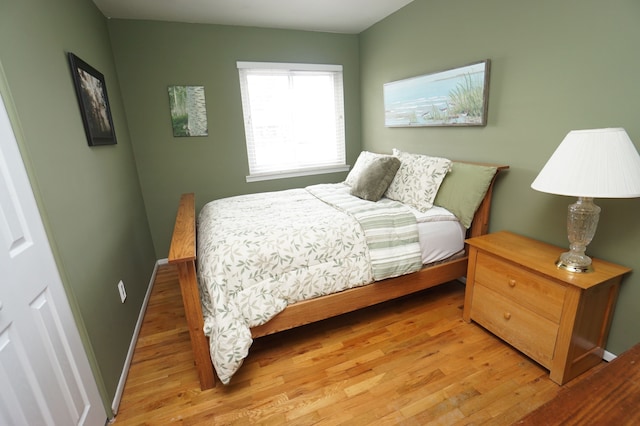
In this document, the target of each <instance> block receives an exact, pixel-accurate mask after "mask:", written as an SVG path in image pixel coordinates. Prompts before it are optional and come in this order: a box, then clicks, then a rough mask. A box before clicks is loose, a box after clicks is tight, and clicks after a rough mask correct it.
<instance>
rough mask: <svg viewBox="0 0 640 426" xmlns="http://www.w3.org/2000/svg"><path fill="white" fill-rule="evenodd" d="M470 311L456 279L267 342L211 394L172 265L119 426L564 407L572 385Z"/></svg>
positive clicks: (465, 415)
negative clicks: (558, 401) (465, 315)
mask: <svg viewBox="0 0 640 426" xmlns="http://www.w3.org/2000/svg"><path fill="white" fill-rule="evenodd" d="M463 302H464V286H463V285H462V284H460V283H457V282H453V283H448V284H445V285H441V286H438V287H436V288H432V289H429V290H426V291H423V292H420V293H417V294H414V295H411V296H408V297H405V298H402V299H400V300H396V301H392V302H388V303H383V304H380V305H377V306H373V307H370V308H366V309H363V310H360V311H357V312H353V313H350V314H346V315H342V316H339V317H336V318H331V319H328V320H324V321H321V322H319V323H315V324H310V325H308V326H305V327H300V328H297V329H293V330H289V331H285V332H281V333H277V334H274V335H270V336H265V337H262V338H259V339H256V340H255V341H254V344H253V346H252V348H251V350H250V353H249V356H248V357H247V359H246V360H245V362H244V365H243V366H242V367H241V369H240V370H239V371H238V373H237V374H236V375H235V376H234V378H233V379H232V382H231V384H229V385H228V386H223V385H220V384H219V385H218V386H217V387H215V388H213V389H209V390H206V391H201V390H200V388H199V382H198V376H197V372H196V370H195V367H194V361H193V355H192V354H191V345H190V342H189V333H188V328H187V324H186V320H185V317H184V309H183V308H182V299H181V294H180V288H179V284H178V280H177V272H176V270H175V268H174V267H173V266H171V265H164V266H162V267H160V269H159V271H158V273H157V275H156V281H155V284H154V288H153V291H152V294H151V298H150V301H149V304H148V308H147V312H146V313H145V318H144V322H143V325H142V327H141V330H140V334H139V339H138V342H137V345H136V350H135V353H134V356H133V360H132V363H131V368H130V371H129V375H128V377H127V382H126V386H125V389H124V393H123V398H122V401H121V404H120V409H119V413H118V414H117V416H116V419H115V423H116V424H119V425H165V424H182V425H201V424H205V425H210V424H211V425H248V424H263V425H282V424H293V425H308V424H321V425H354V424H355V425H359V424H380V425H387V424H389V425H391V424H393V425H395V424H406V425H423V424H441V425H453V424H461V425H462V424H492V425H493V424H497V425H501V424H504V425H507V424H511V423H512V422H514V421H516V420H518V419H519V418H520V417H522V416H524V415H526V414H527V413H529V412H531V411H533V410H535V409H536V408H537V407H539V406H540V405H542V404H544V403H545V402H547V401H549V400H551V399H553V398H554V397H555V396H556V395H557V393H558V392H559V390H560V389H561V388H562V387H560V386H558V385H556V384H555V383H553V382H552V381H551V380H550V379H549V377H548V371H547V370H545V369H544V368H542V367H540V366H539V365H538V364H536V363H534V362H533V361H531V360H530V359H529V358H527V357H525V356H524V355H522V354H521V353H520V352H518V351H516V350H514V349H513V348H511V347H510V346H507V345H505V344H504V343H503V342H502V341H501V340H499V339H497V338H496V337H494V336H493V335H491V334H490V333H488V332H487V331H485V330H484V329H482V328H481V327H479V326H478V325H476V324H467V323H465V322H464V321H463V320H462V305H463ZM589 374H590V373H586V374H585V375H583V376H581V377H579V378H577V379H575V380H574V381H571V382H569V383H568V384H567V385H565V386H564V387H570V386H575V385H576V383H578V382H579V381H581V380H583V379H584V377H587V376H588V375H589Z"/></svg>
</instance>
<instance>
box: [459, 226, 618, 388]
mask: <svg viewBox="0 0 640 426" xmlns="http://www.w3.org/2000/svg"><path fill="white" fill-rule="evenodd" d="M466 242H467V244H468V245H469V265H468V270H467V285H466V290H465V300H464V311H463V318H464V320H465V321H466V322H471V320H473V321H475V322H476V323H478V324H480V325H481V326H483V327H484V328H486V329H487V330H489V331H490V332H492V333H493V334H495V335H496V336H498V337H500V338H501V339H502V340H504V341H505V342H507V343H509V344H510V345H512V346H513V347H514V348H516V349H518V350H520V351H521V352H523V353H524V354H525V355H527V356H529V357H530V358H532V359H533V360H535V361H536V362H538V363H539V364H541V365H542V366H544V367H545V368H547V369H548V370H549V371H550V378H551V380H553V381H554V382H556V383H558V384H560V385H561V384H564V383H566V382H567V381H569V380H571V379H573V378H574V377H576V376H578V375H579V374H581V373H583V372H585V371H587V370H588V369H590V368H591V367H593V366H595V365H597V364H598V363H600V362H601V360H602V355H603V354H604V348H605V345H606V342H607V337H608V335H609V328H610V326H611V319H612V318H613V311H614V308H615V304H616V299H617V297H618V289H619V287H620V281H621V280H622V277H623V275H625V274H627V273H629V272H631V269H629V268H626V267H623V266H619V265H615V264H613V263H609V262H604V261H602V260H598V259H593V268H594V271H593V272H587V273H572V272H568V271H565V270H562V269H559V268H557V267H556V266H555V261H556V259H557V258H558V256H559V255H560V253H562V252H564V251H566V249H563V248H560V247H556V246H552V245H549V244H545V243H542V242H540V241H536V240H532V239H530V238H526V237H523V236H520V235H516V234H513V233H510V232H497V233H493V234H487V235H483V236H481V237H476V238H470V239H468V240H467V241H466Z"/></svg>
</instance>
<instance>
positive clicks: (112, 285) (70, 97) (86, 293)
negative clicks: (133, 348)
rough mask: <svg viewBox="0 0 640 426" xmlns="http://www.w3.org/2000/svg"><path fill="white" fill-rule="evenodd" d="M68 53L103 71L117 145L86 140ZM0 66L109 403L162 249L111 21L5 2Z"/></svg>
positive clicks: (68, 9) (88, 7)
mask: <svg viewBox="0 0 640 426" xmlns="http://www.w3.org/2000/svg"><path fill="white" fill-rule="evenodd" d="M66 51H71V52H74V53H75V54H76V55H78V56H79V57H81V58H82V59H84V60H85V61H87V62H88V63H89V64H91V65H92V66H93V67H95V68H97V69H98V70H99V71H101V72H102V73H103V74H104V76H105V80H106V85H107V90H108V94H109V100H110V103H111V108H112V112H113V121H114V126H115V129H116V135H117V139H118V144H117V145H113V146H104V147H94V148H91V147H89V146H88V145H87V140H86V137H85V134H84V130H83V127H82V121H81V118H80V113H79V108H78V103H77V100H76V95H75V92H74V87H73V83H72V79H71V73H70V69H69V65H68V62H67V58H66V53H65V52H66ZM0 62H1V63H2V68H3V69H4V74H5V75H4V77H5V79H6V84H3V85H2V95H3V97H4V98H5V101H6V102H7V108H8V109H9V111H10V114H11V117H12V121H13V125H14V127H15V128H18V129H20V130H21V131H18V132H17V135H16V136H17V137H18V139H19V140H18V142H19V145H20V148H21V152H22V154H23V157H24V159H25V163H26V165H27V166H28V171H29V175H30V178H31V181H32V184H33V186H34V190H35V195H36V198H37V200H38V205H39V208H40V211H41V215H42V216H43V219H44V222H45V226H46V229H47V232H48V235H49V239H50V241H51V245H52V248H53V250H54V255H55V257H56V261H57V263H58V267H59V269H60V272H61V275H62V279H63V283H64V285H65V288H66V290H67V294H68V295H69V299H70V302H71V305H72V308H73V309H74V314H75V315H76V319H77V322H78V325H79V328H80V332H81V334H82V336H83V340H84V343H85V346H86V348H87V351H88V354H89V358H90V361H91V363H92V367H93V369H94V374H95V375H96V378H97V381H98V385H99V387H100V389H101V393H102V396H103V399H104V402H105V406H106V407H110V406H111V402H112V400H113V397H114V394H115V391H116V387H117V384H118V381H119V379H120V374H121V373H122V368H123V366H124V362H125V359H126V355H127V351H128V349H129V344H130V342H131V337H132V335H133V331H134V328H135V324H136V321H137V319H138V315H139V312H140V308H141V305H142V302H143V299H144V295H145V292H146V290H147V288H148V285H149V279H150V277H151V274H152V271H153V267H154V264H155V253H154V250H153V245H152V241H151V236H150V232H149V227H148V224H147V219H146V212H145V209H144V205H143V203H142V195H141V190H140V185H139V182H138V176H137V170H136V164H135V161H134V156H133V151H132V147H131V139H130V137H129V132H128V130H127V119H126V118H125V114H124V108H123V106H122V99H121V96H120V89H119V82H118V78H117V75H116V70H115V65H114V62H113V56H112V51H111V44H110V40H109V36H108V31H107V20H106V19H105V18H104V17H103V16H102V14H101V13H100V12H99V11H98V10H97V9H96V7H95V6H94V5H93V3H92V2H91V1H87V0H56V1H53V2H52V1H50V0H21V1H11V2H9V1H3V2H2V4H1V6H0ZM34 267H37V265H34ZM119 280H123V281H124V283H125V285H126V288H127V293H128V298H127V301H126V303H125V304H121V303H120V297H119V295H118V291H117V288H116V285H117V283H118V281H119ZM107 409H108V408H107Z"/></svg>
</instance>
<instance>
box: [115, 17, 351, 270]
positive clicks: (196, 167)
mask: <svg viewBox="0 0 640 426" xmlns="http://www.w3.org/2000/svg"><path fill="white" fill-rule="evenodd" d="M109 31H110V34H111V41H112V44H113V50H114V55H115V61H116V65H117V70H118V76H119V78H120V82H121V87H122V93H123V98H124V104H125V109H126V111H127V118H128V121H129V128H130V132H131V138H132V139H133V141H134V151H135V156H136V162H137V165H138V171H139V175H140V182H141V185H142V190H143V195H144V201H145V205H146V207H147V212H148V217H149V225H150V227H151V232H152V234H153V240H154V245H155V248H156V255H157V256H158V257H159V258H163V257H166V256H167V254H168V248H169V242H170V238H171V231H172V229H173V222H174V220H175V213H176V208H177V204H178V200H179V198H180V194H181V193H183V192H195V194H196V204H197V208H198V210H199V209H200V207H201V206H202V205H203V204H204V202H205V201H209V200H212V199H216V198H221V197H226V196H230V195H238V194H243V193H249V192H263V191H273V190H279V189H285V188H291V187H299V186H305V185H310V184H313V183H319V182H331V181H335V182H337V181H341V180H343V179H344V177H345V173H336V174H330V175H317V176H308V177H304V178H292V179H281V180H271V181H263V182H253V183H247V182H246V180H245V177H246V176H247V175H248V173H249V170H248V165H247V157H246V145H245V135H244V123H243V119H242V104H241V99H240V85H239V79H238V71H237V68H236V61H271V62H302V63H327V64H341V65H343V73H344V88H345V90H344V91H345V94H344V95H345V117H346V141H347V161H348V162H349V161H351V162H353V161H355V158H356V157H357V155H358V153H359V152H360V83H359V72H360V70H359V67H358V62H359V59H358V36H356V35H341V34H327V33H317V32H303V31H287V30H269V29H259V28H248V27H230V26H218V25H197V24H178V23H166V22H150V21H133V20H118V19H112V20H110V21H109ZM170 85H198V86H204V89H205V97H206V106H207V121H208V126H209V136H206V137H191V138H184V137H173V133H172V129H171V122H170V115H169V96H168V93H167V87H168V86H170Z"/></svg>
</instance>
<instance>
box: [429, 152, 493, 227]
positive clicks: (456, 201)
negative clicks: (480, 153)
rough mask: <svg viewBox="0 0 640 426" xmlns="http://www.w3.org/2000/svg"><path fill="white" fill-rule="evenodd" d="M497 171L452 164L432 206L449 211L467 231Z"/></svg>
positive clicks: (472, 165)
mask: <svg viewBox="0 0 640 426" xmlns="http://www.w3.org/2000/svg"><path fill="white" fill-rule="evenodd" d="M497 170H498V169H497V168H496V167H490V166H482V165H479V164H468V163H457V162H454V163H453V164H452V165H451V172H449V174H447V177H446V178H445V179H444V181H443V182H442V185H441V186H440V189H439V190H438V193H437V195H436V198H435V201H434V204H435V205H436V206H440V207H444V208H445V209H447V210H449V211H450V212H451V213H453V214H454V215H456V217H457V218H458V220H460V223H461V224H462V225H463V226H464V227H465V228H467V229H469V227H470V226H471V221H472V220H473V215H474V214H475V213H476V210H478V207H479V206H480V203H481V202H482V199H483V198H484V195H485V194H486V193H487V189H489V184H491V180H492V179H493V177H494V176H495V174H496V172H497Z"/></svg>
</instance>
